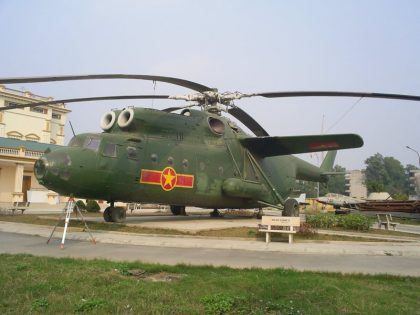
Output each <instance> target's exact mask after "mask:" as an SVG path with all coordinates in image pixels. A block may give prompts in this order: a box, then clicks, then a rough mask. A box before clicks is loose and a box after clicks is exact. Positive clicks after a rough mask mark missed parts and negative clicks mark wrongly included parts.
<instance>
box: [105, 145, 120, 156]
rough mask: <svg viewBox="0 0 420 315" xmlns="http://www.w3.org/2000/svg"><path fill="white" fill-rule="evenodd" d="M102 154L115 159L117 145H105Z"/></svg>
mask: <svg viewBox="0 0 420 315" xmlns="http://www.w3.org/2000/svg"><path fill="white" fill-rule="evenodd" d="M102 154H103V155H104V156H108V157H117V145H116V144H113V143H105V145H104V149H103V151H102Z"/></svg>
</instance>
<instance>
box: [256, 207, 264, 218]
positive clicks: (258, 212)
mask: <svg viewBox="0 0 420 315" xmlns="http://www.w3.org/2000/svg"><path fill="white" fill-rule="evenodd" d="M263 215H264V211H263V209H262V208H259V209H258V211H256V212H255V217H256V218H257V219H261V218H262V216H263Z"/></svg>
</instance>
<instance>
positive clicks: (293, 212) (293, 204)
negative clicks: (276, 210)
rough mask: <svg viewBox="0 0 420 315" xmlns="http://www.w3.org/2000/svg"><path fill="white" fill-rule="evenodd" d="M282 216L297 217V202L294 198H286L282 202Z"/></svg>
mask: <svg viewBox="0 0 420 315" xmlns="http://www.w3.org/2000/svg"><path fill="white" fill-rule="evenodd" d="M283 216H285V217H298V216H299V203H298V202H297V200H296V199H287V200H286V202H285V203H284V210H283Z"/></svg>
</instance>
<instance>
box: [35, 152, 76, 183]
mask: <svg viewBox="0 0 420 315" xmlns="http://www.w3.org/2000/svg"><path fill="white" fill-rule="evenodd" d="M70 166H71V158H70V156H69V155H68V154H66V153H64V152H51V153H48V154H45V155H44V156H43V157H41V158H40V159H39V160H37V161H36V162H35V165H34V173H35V177H36V178H37V179H38V181H39V182H40V183H41V182H44V183H46V182H49V181H51V180H55V179H61V180H65V181H67V180H69V178H70V169H69V167H70Z"/></svg>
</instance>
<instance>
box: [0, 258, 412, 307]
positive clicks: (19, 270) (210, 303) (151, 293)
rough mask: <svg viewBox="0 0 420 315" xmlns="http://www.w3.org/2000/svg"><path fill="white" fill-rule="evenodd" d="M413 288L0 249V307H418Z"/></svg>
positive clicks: (358, 278) (328, 276)
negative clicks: (168, 277)
mask: <svg viewBox="0 0 420 315" xmlns="http://www.w3.org/2000/svg"><path fill="white" fill-rule="evenodd" d="M131 269H141V270H143V271H144V272H145V274H147V275H154V274H162V273H163V274H164V275H165V274H166V273H171V274H174V275H172V276H173V278H172V279H175V280H172V281H167V282H153V281H150V280H145V279H143V278H141V277H138V276H131V275H128V271H129V270H131ZM176 275H178V276H180V278H179V279H176V278H175V276H176ZM419 292H420V278H412V277H395V276H385V275H384V276H366V275H341V274H337V273H317V272H297V271H292V270H283V269H271V270H262V269H241V270H240V269H231V268H227V267H219V268H214V267H208V266H203V267H192V266H185V265H178V266H163V265H151V264H142V263H140V262H136V263H116V262H110V261H105V260H93V261H87V260H76V259H70V258H65V259H56V258H45V257H33V256H29V255H8V254H2V255H0V313H1V314H29V313H31V314H74V313H89V314H103V313H107V314H419V312H420V299H419Z"/></svg>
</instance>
